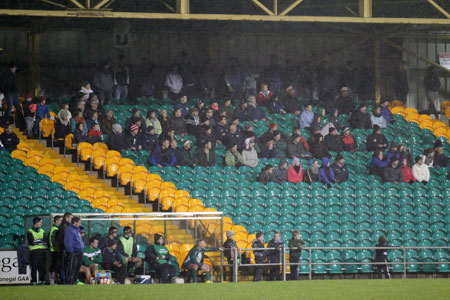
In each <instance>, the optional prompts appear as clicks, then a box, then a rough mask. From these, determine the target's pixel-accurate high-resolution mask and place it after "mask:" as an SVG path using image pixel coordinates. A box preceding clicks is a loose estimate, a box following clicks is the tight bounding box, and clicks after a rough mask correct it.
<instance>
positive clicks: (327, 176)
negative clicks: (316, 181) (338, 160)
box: [319, 157, 335, 187]
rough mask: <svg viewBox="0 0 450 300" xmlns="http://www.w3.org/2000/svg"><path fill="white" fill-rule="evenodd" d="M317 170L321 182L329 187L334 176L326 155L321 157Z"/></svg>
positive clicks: (333, 180)
mask: <svg viewBox="0 0 450 300" xmlns="http://www.w3.org/2000/svg"><path fill="white" fill-rule="evenodd" d="M319 172H320V178H321V180H322V183H323V184H326V185H328V187H331V184H332V183H334V182H335V177H334V172H333V168H332V167H331V161H330V159H329V158H328V157H324V158H322V166H321V167H320V168H319Z"/></svg>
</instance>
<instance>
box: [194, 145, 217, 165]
mask: <svg viewBox="0 0 450 300" xmlns="http://www.w3.org/2000/svg"><path fill="white" fill-rule="evenodd" d="M197 164H198V165H199V166H203V167H211V166H214V165H215V164H216V154H215V153H214V150H213V149H212V143H211V141H206V142H205V143H204V144H203V145H202V148H201V149H199V151H198V153H197Z"/></svg>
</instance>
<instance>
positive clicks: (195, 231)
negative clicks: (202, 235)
mask: <svg viewBox="0 0 450 300" xmlns="http://www.w3.org/2000/svg"><path fill="white" fill-rule="evenodd" d="M197 232H198V228H197V219H195V221H194V239H195V241H197Z"/></svg>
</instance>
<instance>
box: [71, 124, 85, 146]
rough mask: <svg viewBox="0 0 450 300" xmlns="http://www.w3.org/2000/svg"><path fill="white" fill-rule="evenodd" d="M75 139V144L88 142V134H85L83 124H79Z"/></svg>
mask: <svg viewBox="0 0 450 300" xmlns="http://www.w3.org/2000/svg"><path fill="white" fill-rule="evenodd" d="M73 137H74V143H75V144H80V143H84V142H87V136H86V133H85V132H84V124H83V123H77V125H76V128H75V132H74V133H73Z"/></svg>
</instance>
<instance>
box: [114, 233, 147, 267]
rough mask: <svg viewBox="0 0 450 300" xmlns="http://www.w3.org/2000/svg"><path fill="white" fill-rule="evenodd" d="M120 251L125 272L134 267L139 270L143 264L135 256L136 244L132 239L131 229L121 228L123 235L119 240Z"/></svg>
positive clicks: (140, 259)
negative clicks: (125, 268) (124, 263)
mask: <svg viewBox="0 0 450 300" xmlns="http://www.w3.org/2000/svg"><path fill="white" fill-rule="evenodd" d="M119 242H120V249H123V254H122V253H121V254H122V256H123V259H124V260H125V262H126V267H127V270H130V269H131V268H133V267H135V268H136V269H138V268H140V267H141V266H142V264H143V261H142V258H141V257H139V256H137V254H138V253H137V244H136V241H135V240H134V238H133V232H132V231H131V227H129V226H125V227H124V228H123V235H122V236H121V237H120V238H119Z"/></svg>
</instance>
